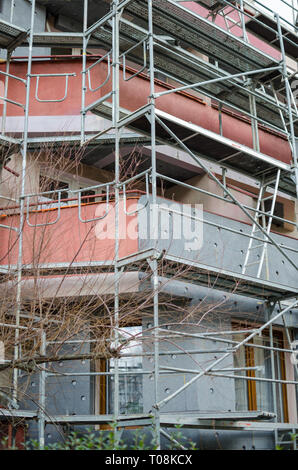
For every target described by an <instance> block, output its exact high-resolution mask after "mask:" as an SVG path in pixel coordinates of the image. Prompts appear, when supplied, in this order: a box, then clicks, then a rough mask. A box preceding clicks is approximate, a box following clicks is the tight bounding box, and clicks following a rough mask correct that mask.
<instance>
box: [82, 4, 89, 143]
mask: <svg viewBox="0 0 298 470" xmlns="http://www.w3.org/2000/svg"><path fill="white" fill-rule="evenodd" d="M88 1H89V0H84V18H83V51H82V99H81V106H82V109H81V145H84V143H85V131H86V111H85V106H86V91H87V89H86V68H87V43H88V39H87V37H86V31H87V28H88Z"/></svg>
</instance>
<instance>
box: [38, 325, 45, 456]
mask: <svg viewBox="0 0 298 470" xmlns="http://www.w3.org/2000/svg"><path fill="white" fill-rule="evenodd" d="M40 341H41V345H40V354H41V356H45V355H46V334H45V332H44V331H43V330H42V331H41V338H40ZM40 367H41V368H42V370H41V371H40V373H39V390H38V391H39V393H38V443H39V449H40V450H43V449H44V446H45V407H46V371H45V364H41V365H40Z"/></svg>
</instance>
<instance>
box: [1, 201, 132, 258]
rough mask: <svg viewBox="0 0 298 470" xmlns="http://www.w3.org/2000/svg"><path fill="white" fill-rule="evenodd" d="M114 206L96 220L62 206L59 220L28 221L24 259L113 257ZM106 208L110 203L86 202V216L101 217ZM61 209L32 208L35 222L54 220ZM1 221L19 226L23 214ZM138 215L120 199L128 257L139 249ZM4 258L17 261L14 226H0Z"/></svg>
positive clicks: (122, 245)
mask: <svg viewBox="0 0 298 470" xmlns="http://www.w3.org/2000/svg"><path fill="white" fill-rule="evenodd" d="M137 201H138V198H132V199H129V200H128V201H127V211H128V212H131V211H133V210H134V209H135V207H136V204H137ZM114 206H115V204H114V203H113V202H111V203H110V206H109V213H108V216H107V217H105V218H104V219H102V220H99V221H95V222H88V223H82V222H80V221H79V217H78V207H77V206H72V207H64V208H62V209H61V217H60V219H59V221H58V222H57V223H55V224H53V225H47V226H44V227H34V228H33V227H30V226H29V225H28V223H27V222H25V224H24V229H23V237H24V243H23V246H24V250H23V263H24V264H31V263H37V264H39V263H71V262H75V263H77V262H88V261H106V260H113V259H114V256H115V241H114V238H113V236H114V233H115V229H114V217H115V214H114ZM105 212H106V203H98V204H96V203H94V204H87V205H83V206H82V219H84V220H85V219H92V218H95V217H101V216H103V215H104V214H105ZM57 215H58V210H57V209H50V210H46V211H43V212H41V211H34V212H33V211H32V212H30V218H29V221H30V223H31V224H41V223H50V222H54V221H55V220H56V218H57ZM0 223H1V224H4V225H8V226H10V227H16V226H18V223H19V215H11V216H6V217H1V218H0ZM136 234H137V215H131V216H126V215H125V213H124V203H123V201H121V202H120V237H121V238H120V247H119V255H120V257H125V256H127V255H129V254H131V253H134V252H136V251H137V250H138V240H137V236H136ZM0 239H1V245H0V259H1V264H2V265H14V264H16V263H17V253H18V242H17V234H16V232H14V231H12V230H7V229H5V228H0Z"/></svg>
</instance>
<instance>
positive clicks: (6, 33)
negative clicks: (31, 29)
mask: <svg viewBox="0 0 298 470" xmlns="http://www.w3.org/2000/svg"><path fill="white" fill-rule="evenodd" d="M26 34H27V33H26V31H25V29H23V28H20V27H19V26H15V25H13V24H11V23H8V22H7V21H4V20H2V19H1V20H0V47H1V48H2V49H9V48H10V47H11V45H12V44H13V43H17V42H18V39H19V38H23V37H24V36H26Z"/></svg>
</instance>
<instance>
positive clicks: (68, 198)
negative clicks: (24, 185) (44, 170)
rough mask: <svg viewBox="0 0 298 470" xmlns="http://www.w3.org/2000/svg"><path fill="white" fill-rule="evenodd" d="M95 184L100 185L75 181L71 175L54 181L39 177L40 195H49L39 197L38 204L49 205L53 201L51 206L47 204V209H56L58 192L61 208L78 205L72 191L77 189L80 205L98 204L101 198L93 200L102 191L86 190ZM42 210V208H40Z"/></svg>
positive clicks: (94, 182)
mask: <svg viewBox="0 0 298 470" xmlns="http://www.w3.org/2000/svg"><path fill="white" fill-rule="evenodd" d="M96 184H100V183H99V182H96V181H88V180H86V181H85V180H83V181H82V180H81V179H79V180H75V179H74V178H73V177H72V176H71V175H69V176H68V175H66V176H65V177H63V178H59V179H55V178H51V177H48V176H46V175H44V174H41V175H40V178H39V190H40V192H41V193H46V192H49V194H45V195H43V196H40V197H39V201H40V202H43V203H45V202H47V203H50V202H51V201H53V204H47V208H54V207H57V206H58V204H57V200H58V191H59V192H60V200H61V206H67V205H72V204H77V203H78V200H77V198H78V195H77V194H76V193H74V192H73V191H77V190H78V189H82V190H83V191H81V203H82V204H89V203H92V202H98V201H100V200H101V198H95V197H94V196H95V195H96V194H99V193H102V192H103V191H102V190H91V189H86V190H84V188H88V187H90V186H95V185H96ZM42 208H43V209H44V206H43V207H42Z"/></svg>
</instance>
